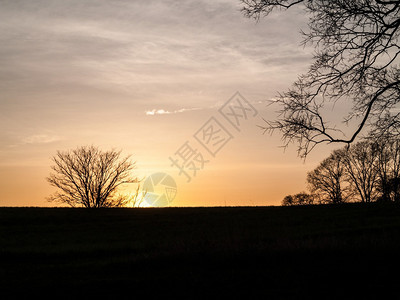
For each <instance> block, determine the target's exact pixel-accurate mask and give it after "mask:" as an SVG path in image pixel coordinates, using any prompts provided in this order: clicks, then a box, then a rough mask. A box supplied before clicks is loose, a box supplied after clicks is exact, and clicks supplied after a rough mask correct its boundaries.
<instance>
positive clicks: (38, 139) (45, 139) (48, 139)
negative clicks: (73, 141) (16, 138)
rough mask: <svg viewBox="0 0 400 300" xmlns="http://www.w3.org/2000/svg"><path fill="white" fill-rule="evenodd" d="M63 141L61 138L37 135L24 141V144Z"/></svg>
mask: <svg viewBox="0 0 400 300" xmlns="http://www.w3.org/2000/svg"><path fill="white" fill-rule="evenodd" d="M59 140H61V138H60V137H59V136H56V135H48V134H35V135H31V136H28V137H26V138H24V139H23V140H22V143H23V144H48V143H52V142H57V141H59Z"/></svg>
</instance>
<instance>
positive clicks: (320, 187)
mask: <svg viewBox="0 0 400 300" xmlns="http://www.w3.org/2000/svg"><path fill="white" fill-rule="evenodd" d="M343 154H344V150H336V151H334V152H333V153H332V154H331V155H330V156H329V157H328V158H326V159H324V160H323V161H322V162H321V163H320V164H319V165H318V166H317V167H316V168H315V169H314V170H313V171H311V172H309V173H308V174H307V182H308V184H309V189H310V191H311V193H312V194H313V195H314V196H316V197H317V198H318V199H319V202H320V203H332V204H338V203H343V202H346V201H347V200H348V199H349V198H350V197H351V196H352V195H353V193H351V189H350V186H349V184H348V183H347V182H346V169H345V166H344V163H343V160H344V155H343Z"/></svg>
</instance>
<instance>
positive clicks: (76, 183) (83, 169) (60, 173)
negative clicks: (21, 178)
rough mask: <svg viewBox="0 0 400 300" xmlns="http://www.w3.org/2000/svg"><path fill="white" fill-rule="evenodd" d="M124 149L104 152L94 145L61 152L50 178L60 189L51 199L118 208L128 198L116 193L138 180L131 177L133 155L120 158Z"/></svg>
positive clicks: (56, 158) (90, 206) (91, 206)
mask: <svg viewBox="0 0 400 300" xmlns="http://www.w3.org/2000/svg"><path fill="white" fill-rule="evenodd" d="M120 154H121V151H115V150H110V151H101V150H99V149H98V148H97V147H94V146H84V147H79V148H77V149H75V150H69V151H65V152H61V151H57V155H55V156H54V157H53V158H52V160H53V162H54V165H53V166H52V167H51V168H52V170H53V171H54V172H53V173H51V174H50V176H49V177H48V178H47V181H48V182H49V183H50V184H51V185H52V186H54V187H56V188H58V190H59V191H57V192H56V193H54V194H53V195H51V196H50V197H49V198H48V200H49V201H55V202H60V203H64V204H68V205H70V206H72V207H76V206H83V207H87V208H99V207H118V206H124V205H125V204H126V201H128V199H126V198H125V197H123V196H121V195H116V192H117V190H118V188H119V187H120V186H121V185H122V184H124V183H135V182H138V180H137V179H136V178H132V177H131V174H130V173H131V171H132V170H133V169H134V167H135V164H134V163H132V162H131V161H130V156H127V157H125V158H121V159H120Z"/></svg>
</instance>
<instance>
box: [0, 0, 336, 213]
mask: <svg viewBox="0 0 400 300" xmlns="http://www.w3.org/2000/svg"><path fill="white" fill-rule="evenodd" d="M240 8H241V4H240V2H239V1H236V0H201V1H194V0H193V1H191V0H185V1H165V0H163V1H161V0H158V1H155V0H154V1H153V0H152V1H128V0H113V1H109V0H91V1H89V0H87V1H82V0H68V1H65V0H35V1H30V0H22V1H19V0H10V1H7V0H5V1H4V0H3V1H1V2H0V45H1V46H0V127H1V131H0V206H49V205H54V204H52V203H48V202H47V201H46V199H45V198H46V197H47V196H48V195H49V194H51V193H52V192H53V191H54V189H53V188H52V187H51V186H50V185H49V184H48V183H47V182H46V180H45V178H46V176H47V175H48V174H49V172H50V165H51V161H50V158H51V157H52V156H53V155H54V154H55V153H56V151H57V150H68V149H74V148H76V147H78V146H82V145H96V146H99V147H100V148H101V149H103V150H109V149H112V148H115V149H122V153H123V155H132V159H133V160H134V161H136V165H137V168H136V173H135V175H137V176H139V177H140V178H145V177H146V176H149V175H151V174H153V173H155V172H166V173H168V174H170V175H171V176H172V177H173V178H174V179H175V181H176V183H177V186H178V194H177V197H176V199H175V200H174V201H173V203H172V204H171V205H172V206H221V205H222V206H224V205H279V204H280V202H281V200H282V198H283V197H284V196H285V195H287V194H293V193H297V192H300V191H303V190H305V189H306V182H305V179H306V174H307V171H310V170H312V169H313V168H314V167H315V166H316V165H317V163H318V162H319V161H321V159H323V158H324V157H325V156H327V155H328V153H329V151H330V149H332V147H328V146H321V147H320V148H318V149H317V150H316V151H314V152H312V153H311V155H310V156H309V157H308V158H307V160H306V161H303V160H301V159H300V158H299V157H297V154H296V145H292V146H291V147H289V148H288V149H287V150H286V151H284V150H283V149H282V148H279V146H281V145H282V141H281V140H280V136H279V134H278V133H277V134H274V135H272V136H270V135H263V132H262V130H261V129H260V128H259V127H258V126H257V125H263V124H264V121H263V118H264V119H271V118H274V116H275V110H276V108H275V107H273V106H267V101H268V100H270V99H273V98H274V97H275V96H276V95H277V94H278V92H280V91H285V90H286V89H288V88H289V87H290V86H291V84H292V82H293V81H295V80H296V79H297V77H298V75H299V74H301V73H304V72H306V71H307V69H308V66H309V64H310V62H311V60H312V51H313V49H312V48H311V47H305V48H304V47H303V46H301V45H300V42H301V39H302V37H301V35H300V34H299V32H300V29H301V28H303V29H306V22H307V16H306V15H304V13H303V12H302V11H301V10H290V11H288V12H285V13H283V12H276V13H274V14H272V15H270V16H269V17H268V18H264V19H260V20H259V22H256V21H255V20H252V19H247V18H245V17H243V14H242V13H241V12H240ZM236 92H239V93H240V94H241V95H242V96H243V97H244V99H246V101H248V103H249V104H250V105H251V106H252V107H253V108H254V109H255V110H254V113H252V114H249V115H248V116H247V117H248V118H247V120H245V119H244V118H242V119H241V124H240V126H239V127H240V128H235V127H234V126H232V124H230V123H229V121H228V120H227V119H225V118H224V117H223V116H222V114H221V113H220V112H219V109H221V107H223V105H224V104H225V103H226V102H227V101H228V100H230V99H231V97H232V96H234V95H235V93H236ZM255 112H257V114H256V115H255ZM212 117H214V119H211V120H217V121H218V122H219V123H220V124H221V125H222V126H223V127H224V128H225V130H226V131H227V132H229V134H230V135H229V136H231V139H230V140H229V141H228V142H227V143H226V144H225V145H224V146H223V147H222V148H221V149H219V151H218V152H217V153H216V155H215V156H212V155H211V154H210V153H209V152H207V150H206V149H204V147H202V145H201V144H200V143H199V142H198V140H196V138H195V134H196V133H197V132H198V131H199V130H201V128H204V127H203V126H204V125H205V124H206V122H208V121H209V120H210V118H212ZM186 142H188V143H189V144H190V145H191V146H192V147H193V148H195V149H196V150H197V151H198V152H197V153H201V154H202V155H203V157H204V159H205V160H208V162H207V163H206V164H205V165H204V168H203V169H201V170H198V171H197V173H196V174H195V176H193V177H192V178H191V181H190V182H187V178H185V176H184V175H183V174H181V175H179V169H178V168H176V167H174V166H171V159H170V158H173V157H174V155H175V153H176V152H177V151H178V149H180V147H181V146H182V145H184V144H185V143H186ZM126 189H127V190H128V191H129V189H132V190H133V189H134V187H131V188H130V187H127V188H126Z"/></svg>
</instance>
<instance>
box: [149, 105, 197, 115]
mask: <svg viewBox="0 0 400 300" xmlns="http://www.w3.org/2000/svg"><path fill="white" fill-rule="evenodd" d="M199 109H200V108H196V107H194V108H181V109H178V110H173V111H169V110H165V109H152V110H146V115H147V116H154V115H168V114H179V113H183V112H185V111H192V110H199Z"/></svg>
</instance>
